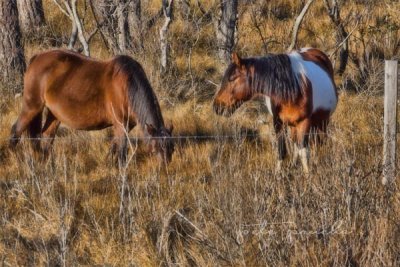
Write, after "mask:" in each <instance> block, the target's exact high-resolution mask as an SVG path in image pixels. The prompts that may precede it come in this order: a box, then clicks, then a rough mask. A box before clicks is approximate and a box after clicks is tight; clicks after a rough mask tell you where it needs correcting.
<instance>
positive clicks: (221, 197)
mask: <svg viewBox="0 0 400 267" xmlns="http://www.w3.org/2000/svg"><path fill="white" fill-rule="evenodd" d="M18 106H19V103H18V101H17V102H15V103H12V104H10V102H6V103H2V114H3V116H2V121H1V129H2V131H1V138H2V141H1V143H0V147H1V150H0V154H1V155H2V156H1V165H2V166H3V167H2V168H1V170H0V177H1V178H0V196H1V201H0V203H1V204H0V211H1V214H2V217H1V220H0V224H1V227H0V237H1V239H0V255H1V257H0V259H1V260H2V263H3V265H6V266H15V265H20V266H26V265H47V264H48V265H66V266H71V265H110V266H127V265H130V264H133V265H135V266H156V265H160V264H161V265H164V264H169V265H173V264H177V265H184V266H186V265H197V266H215V265H234V266H237V265H241V266H244V265H247V266H255V265H268V266H287V265H330V266H344V265H351V266H356V265H357V264H358V265H359V266H396V265H398V264H399V260H400V259H399V258H398V251H399V249H400V247H399V243H398V240H399V238H400V228H399V224H398V218H399V216H400V209H399V207H400V202H399V201H400V195H399V193H398V192H399V191H398V188H397V185H395V187H394V188H393V191H387V190H385V189H384V188H383V187H382V185H381V183H380V179H381V167H382V166H381V150H382V139H381V136H382V127H381V126H379V127H376V125H380V123H379V122H380V120H381V113H382V104H381V99H380V98H378V97H368V96H353V95H348V94H342V95H341V101H340V104H339V106H338V109H337V111H336V113H335V115H334V118H333V122H332V125H331V128H330V137H329V138H328V139H327V140H326V143H325V144H324V145H323V146H322V147H320V148H314V150H313V153H312V174H311V175H310V176H307V177H306V176H304V175H303V174H302V171H301V168H300V167H299V166H290V162H288V166H287V168H286V169H285V170H284V172H283V173H282V174H275V173H274V171H273V170H274V162H275V150H274V142H273V141H272V140H271V139H270V138H269V137H268V132H267V131H266V130H264V131H263V130H261V131H260V135H261V136H262V137H263V138H261V137H256V138H250V139H249V138H244V137H242V135H241V132H242V131H243V128H245V129H248V130H253V131H255V130H259V129H260V128H262V127H263V124H264V123H265V122H264V121H266V123H267V125H268V122H269V118H268V117H266V118H267V119H264V120H261V119H260V118H264V117H265V116H266V115H265V114H257V113H256V112H252V114H253V115H252V116H246V115H245V114H247V113H248V111H249V110H251V109H252V108H253V109H254V107H252V106H251V105H247V107H244V108H242V109H241V110H240V111H239V114H238V115H235V116H234V117H233V118H231V119H229V120H228V119H225V118H219V117H216V116H215V115H213V113H212V112H211V109H210V104H209V103H206V104H202V105H195V104H193V103H187V104H184V105H179V106H175V107H174V108H168V109H166V108H164V111H165V112H164V113H165V114H166V117H167V118H168V119H171V120H172V121H173V122H174V124H175V125H176V132H175V134H176V135H210V134H219V135H235V136H236V137H234V138H232V139H224V138H219V139H216V140H212V141H211V140H209V141H196V140H190V141H185V142H178V144H177V146H178V149H177V151H176V153H175V154H174V158H173V162H172V164H171V165H170V166H169V167H168V169H167V170H165V169H163V168H159V167H158V165H157V164H156V161H155V159H153V158H151V157H150V158H149V157H147V155H146V154H145V153H144V151H143V144H140V143H139V144H138V146H139V149H138V150H137V153H136V154H137V155H136V157H135V159H134V160H133V161H132V162H131V164H130V165H129V168H128V169H127V170H118V169H116V168H113V167H112V166H110V163H109V161H108V160H107V158H106V154H107V152H108V146H109V143H108V142H106V141H104V140H103V137H105V136H106V135H107V133H105V132H97V133H91V134H88V133H81V132H70V131H68V130H63V131H61V134H60V135H61V136H59V138H58V139H57V140H56V143H55V147H54V151H53V154H52V157H51V159H50V160H49V161H48V162H46V163H39V162H36V161H35V160H33V157H32V154H31V153H30V152H29V151H30V150H29V145H28V144H27V143H25V142H23V143H22V144H20V145H19V147H18V150H17V152H15V153H12V152H10V151H9V150H8V149H7V141H6V140H5V139H6V138H7V137H8V129H9V128H10V125H11V122H12V120H13V119H14V118H15V115H16V111H17V110H18V109H19V108H18ZM246 111H247V112H246ZM183 114H184V115H183ZM349 114H351V116H349ZM243 116H244V118H245V119H244V121H242V120H243ZM257 118H258V119H257ZM186 122H188V123H186ZM139 132H140V131H139ZM138 134H139V133H138ZM264 134H266V135H265V136H264ZM261 139H263V140H261ZM134 145H136V144H134Z"/></svg>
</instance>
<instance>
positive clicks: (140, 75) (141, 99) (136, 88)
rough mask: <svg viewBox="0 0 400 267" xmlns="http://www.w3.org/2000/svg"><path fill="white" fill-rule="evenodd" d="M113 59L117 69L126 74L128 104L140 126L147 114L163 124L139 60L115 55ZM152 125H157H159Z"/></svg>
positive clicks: (154, 97) (155, 98)
mask: <svg viewBox="0 0 400 267" xmlns="http://www.w3.org/2000/svg"><path fill="white" fill-rule="evenodd" d="M114 60H115V62H116V66H117V71H118V72H120V73H122V74H123V75H125V76H126V80H127V88H126V89H127V93H128V97H129V105H130V108H131V109H132V110H133V111H134V112H135V113H136V114H137V119H138V121H139V123H140V124H141V125H142V127H143V126H144V124H145V123H146V121H147V118H148V117H149V114H150V115H151V116H152V118H153V120H152V121H153V122H154V121H157V122H158V123H159V124H160V125H164V121H163V118H162V115H161V108H160V105H159V103H158V100H157V97H156V95H155V94H154V91H153V89H152V87H151V85H150V82H149V80H148V79H147V76H146V73H145V72H144V70H143V68H142V66H141V65H140V64H139V62H137V61H136V60H134V59H133V58H131V57H129V56H117V57H116V58H115V59H114ZM154 126H155V127H158V126H159V125H154Z"/></svg>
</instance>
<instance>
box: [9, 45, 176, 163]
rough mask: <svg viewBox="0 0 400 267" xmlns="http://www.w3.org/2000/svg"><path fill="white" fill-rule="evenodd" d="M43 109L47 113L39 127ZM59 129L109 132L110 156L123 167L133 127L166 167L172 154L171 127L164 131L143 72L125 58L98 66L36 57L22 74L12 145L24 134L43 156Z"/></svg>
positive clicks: (73, 58) (65, 54) (52, 54)
mask: <svg viewBox="0 0 400 267" xmlns="http://www.w3.org/2000/svg"><path fill="white" fill-rule="evenodd" d="M44 108H47V110H48V112H47V118H46V121H45V123H44V125H43V127H42V112H43V110H44ZM60 123H63V124H65V125H67V126H68V127H70V128H73V129H79V130H87V131H90V130H100V129H104V128H107V127H112V128H113V133H114V137H113V142H112V149H111V151H112V153H113V154H114V155H117V156H118V157H117V158H118V159H119V160H120V162H121V163H124V162H125V160H126V154H127V141H128V139H127V133H128V132H129V131H130V130H131V129H132V128H133V127H135V126H136V124H137V123H139V124H140V125H141V126H142V128H143V132H144V133H145V135H146V136H147V137H148V138H147V140H148V144H149V148H150V151H151V152H154V153H157V155H158V156H159V157H160V158H161V159H162V160H163V161H164V162H165V163H167V162H169V161H170V160H171V157H172V153H173V150H174V146H173V143H172V141H171V138H169V137H171V131H172V126H171V127H170V128H166V127H165V126H164V120H163V117H162V115H161V109H160V105H159V103H158V100H157V97H156V95H155V94H154V92H153V89H152V88H151V86H150V83H149V81H148V79H147V77H146V74H145V72H144V70H143V68H142V67H141V65H140V64H139V63H138V62H137V61H135V60H134V59H132V58H131V57H128V56H116V57H114V58H113V59H111V60H109V61H99V60H95V59H91V58H88V57H85V56H82V55H80V54H78V53H74V52H71V51H65V50H53V51H48V52H44V53H41V54H38V55H36V56H34V57H33V58H32V59H31V61H30V64H29V67H28V69H27V71H26V73H25V78H24V92H23V104H22V111H21V113H20V115H19V117H18V120H17V121H16V122H15V124H14V125H13V127H12V129H11V140H10V144H11V145H12V147H14V146H15V145H16V144H17V143H18V141H19V139H20V136H21V134H22V133H23V132H24V131H25V130H27V132H28V136H29V137H30V138H31V140H32V145H33V147H34V149H35V150H40V149H42V150H43V152H45V153H47V152H48V150H49V149H50V148H51V145H52V143H53V141H54V137H55V134H56V131H57V128H58V126H59V124H60ZM41 137H42V138H41ZM40 139H42V141H43V142H44V143H43V144H42V145H41V144H40V141H41V140H40Z"/></svg>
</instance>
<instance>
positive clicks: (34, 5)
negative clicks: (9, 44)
mask: <svg viewBox="0 0 400 267" xmlns="http://www.w3.org/2000/svg"><path fill="white" fill-rule="evenodd" d="M17 4H18V13H19V23H20V27H21V30H22V32H23V33H24V34H29V33H31V34H32V33H35V32H37V31H38V30H39V29H40V27H42V26H44V25H45V24H46V20H45V17H44V11H43V4H42V0H17Z"/></svg>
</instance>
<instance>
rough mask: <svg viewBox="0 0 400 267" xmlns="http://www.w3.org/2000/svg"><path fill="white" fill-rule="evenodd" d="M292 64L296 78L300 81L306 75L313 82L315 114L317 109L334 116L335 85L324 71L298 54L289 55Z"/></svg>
mask: <svg viewBox="0 0 400 267" xmlns="http://www.w3.org/2000/svg"><path fill="white" fill-rule="evenodd" d="M289 58H290V61H291V63H292V69H293V71H294V72H295V73H296V74H297V75H296V78H297V79H300V76H301V74H304V75H305V76H306V77H307V78H308V79H309V80H310V82H311V85H312V95H313V112H315V111H316V110H317V109H324V110H329V111H330V113H331V114H332V112H333V111H335V108H336V104H337V97H336V93H335V88H334V84H333V83H332V80H331V78H330V77H329V75H328V73H326V71H325V70H324V69H322V68H321V67H320V66H318V64H316V63H314V62H312V61H307V60H303V58H302V57H301V55H300V54H299V53H298V52H292V53H290V54H289Z"/></svg>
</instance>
